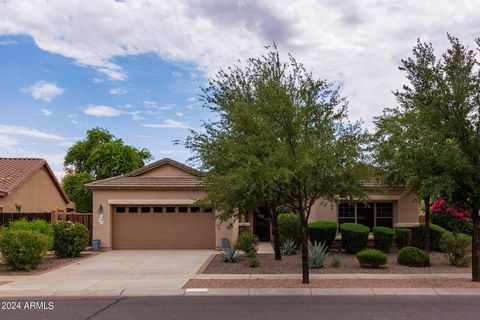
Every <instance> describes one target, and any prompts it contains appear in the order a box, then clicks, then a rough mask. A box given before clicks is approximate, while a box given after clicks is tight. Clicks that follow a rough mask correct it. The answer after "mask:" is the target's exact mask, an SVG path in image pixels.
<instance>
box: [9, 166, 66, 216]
mask: <svg viewBox="0 0 480 320" xmlns="http://www.w3.org/2000/svg"><path fill="white" fill-rule="evenodd" d="M15 203H17V204H20V203H21V204H22V207H21V211H22V212H51V211H66V203H65V200H64V199H63V197H62V195H61V194H60V191H59V190H58V189H57V187H56V186H55V183H54V182H53V181H52V179H51V177H50V175H49V174H48V173H47V172H46V170H45V169H44V168H43V169H40V170H38V171H37V172H36V173H35V174H34V175H33V176H31V177H30V179H28V180H27V181H25V182H24V183H23V184H22V185H20V186H19V187H18V188H17V189H15V190H14V191H13V192H12V193H11V194H9V195H7V196H5V197H0V207H3V212H15V211H16V207H15Z"/></svg>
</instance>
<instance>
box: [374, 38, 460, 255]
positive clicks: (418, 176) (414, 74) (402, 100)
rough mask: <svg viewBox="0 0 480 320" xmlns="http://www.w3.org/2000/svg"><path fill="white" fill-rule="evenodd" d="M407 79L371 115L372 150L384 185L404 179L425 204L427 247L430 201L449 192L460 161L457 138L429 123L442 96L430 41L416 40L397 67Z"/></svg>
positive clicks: (439, 69) (438, 67) (427, 245)
mask: <svg viewBox="0 0 480 320" xmlns="http://www.w3.org/2000/svg"><path fill="white" fill-rule="evenodd" d="M399 69H400V70H401V71H404V72H405V73H406V78H407V81H408V83H407V84H405V85H404V86H403V88H402V89H401V90H397V91H395V92H394V94H395V96H396V98H397V101H398V106H397V107H396V108H391V109H386V110H385V111H384V113H383V115H382V116H380V117H378V118H376V120H375V124H376V127H377V131H376V135H375V138H376V140H375V144H374V154H375V159H376V162H377V164H378V165H379V167H380V168H381V169H383V171H384V172H385V173H386V174H385V182H386V183H387V184H388V185H404V186H405V187H406V192H409V193H413V194H415V195H417V197H418V200H419V201H423V203H424V207H425V228H424V230H425V232H424V239H423V246H424V249H425V250H427V251H428V250H429V248H430V235H429V221H430V206H431V204H432V201H433V200H434V199H435V198H436V197H438V196H440V195H442V196H448V197H450V198H451V196H452V193H453V191H454V189H455V186H456V179H455V177H456V176H457V175H458V174H460V173H461V172H462V170H463V169H464V167H465V165H466V164H465V161H463V158H462V155H461V152H459V151H460V148H459V146H458V144H457V143H456V142H455V141H453V140H451V139H448V137H447V136H446V135H445V133H444V132H443V131H442V130H438V129H436V128H434V127H432V126H431V124H432V123H434V121H435V118H436V117H437V113H438V112H439V108H440V107H441V104H442V102H443V98H442V88H441V79H442V65H441V63H440V62H438V61H437V58H436V56H435V53H434V50H433V47H432V45H431V44H427V43H422V42H420V41H418V42H417V45H416V46H415V47H414V49H413V56H412V57H410V58H408V59H406V60H402V65H401V66H400V67H399Z"/></svg>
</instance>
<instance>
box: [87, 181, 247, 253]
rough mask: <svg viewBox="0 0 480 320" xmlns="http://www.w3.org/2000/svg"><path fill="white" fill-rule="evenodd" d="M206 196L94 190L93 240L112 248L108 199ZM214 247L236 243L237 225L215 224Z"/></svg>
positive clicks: (200, 195) (202, 194)
mask: <svg viewBox="0 0 480 320" xmlns="http://www.w3.org/2000/svg"><path fill="white" fill-rule="evenodd" d="M205 196H206V193H205V192H204V191H202V190H151V191H148V190H94V191H93V239H100V240H101V247H102V248H104V249H111V247H112V206H110V205H109V204H108V200H109V199H152V200H161V199H169V200H170V199H185V200H191V199H194V200H197V199H201V198H203V197H205ZM100 205H102V208H103V215H104V224H103V225H102V224H101V223H100V222H99V217H100V215H99V213H98V207H99V206H100ZM215 230H216V234H215V245H216V246H217V247H220V243H221V239H222V238H227V239H229V240H230V242H231V243H234V241H236V235H237V234H238V224H233V228H232V229H228V228H227V224H226V223H222V224H220V223H219V222H217V224H216V228H215Z"/></svg>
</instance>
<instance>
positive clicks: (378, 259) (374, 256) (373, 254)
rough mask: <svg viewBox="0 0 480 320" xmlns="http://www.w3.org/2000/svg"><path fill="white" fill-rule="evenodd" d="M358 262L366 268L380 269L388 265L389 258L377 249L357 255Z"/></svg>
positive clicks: (366, 250)
mask: <svg viewBox="0 0 480 320" xmlns="http://www.w3.org/2000/svg"><path fill="white" fill-rule="evenodd" d="M357 260H358V262H359V263H360V265H361V266H362V267H364V268H379V267H381V266H384V265H386V264H387V261H388V256H387V254H386V253H384V252H382V251H380V250H377V249H365V250H362V251H360V252H358V253H357Z"/></svg>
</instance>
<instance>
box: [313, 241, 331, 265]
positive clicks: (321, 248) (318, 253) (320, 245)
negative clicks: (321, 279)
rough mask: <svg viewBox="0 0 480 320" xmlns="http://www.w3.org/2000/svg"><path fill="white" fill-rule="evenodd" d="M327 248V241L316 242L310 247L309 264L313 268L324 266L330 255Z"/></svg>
mask: <svg viewBox="0 0 480 320" xmlns="http://www.w3.org/2000/svg"><path fill="white" fill-rule="evenodd" d="M327 249H328V247H327V244H326V243H325V242H314V243H313V244H312V245H311V246H310V248H308V266H309V267H310V268H312V269H317V268H323V266H324V264H325V260H326V259H327V257H328V253H327Z"/></svg>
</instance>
